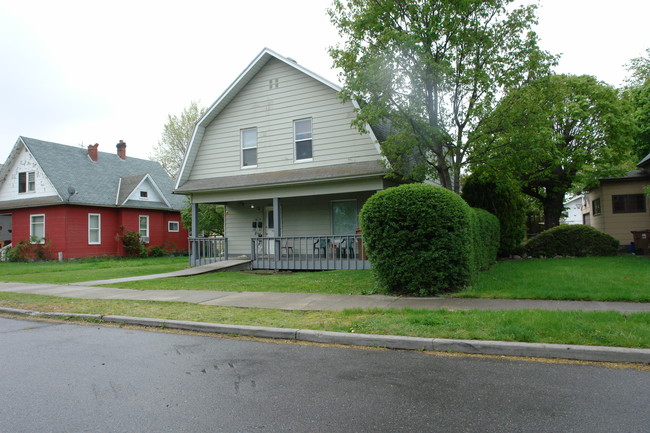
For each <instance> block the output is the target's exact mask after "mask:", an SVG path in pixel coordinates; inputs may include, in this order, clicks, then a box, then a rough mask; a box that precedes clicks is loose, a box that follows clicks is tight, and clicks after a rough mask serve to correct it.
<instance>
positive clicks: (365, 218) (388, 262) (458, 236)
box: [359, 184, 476, 296]
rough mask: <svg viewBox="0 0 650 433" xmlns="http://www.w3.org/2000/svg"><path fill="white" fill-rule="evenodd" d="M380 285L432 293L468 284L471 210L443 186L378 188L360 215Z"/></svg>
mask: <svg viewBox="0 0 650 433" xmlns="http://www.w3.org/2000/svg"><path fill="white" fill-rule="evenodd" d="M359 219H360V223H361V229H362V231H363V239H364V242H365V246H366V250H367V254H368V259H369V260H370V262H371V263H372V269H373V272H374V274H375V277H376V279H377V282H378V284H379V285H380V286H381V287H382V288H384V289H385V290H387V291H388V292H391V293H396V294H408V295H416V296H428V295H435V294H438V293H443V292H449V291H454V290H459V289H461V288H462V287H465V286H466V285H467V284H469V282H470V280H471V277H472V273H473V272H472V271H473V269H474V268H475V267H476V266H475V265H474V264H473V257H472V242H473V238H472V229H471V226H470V224H471V220H472V210H471V208H470V207H469V205H468V204H467V203H466V202H465V201H464V200H463V199H462V198H460V196H459V195H457V194H455V193H453V192H451V191H449V190H447V189H445V188H442V187H437V186H432V185H424V184H409V185H402V186H399V187H395V188H389V189H386V190H383V191H379V192H378V193H376V194H375V195H373V196H372V197H370V198H369V199H368V200H367V201H366V203H365V204H364V206H363V208H362V209H361V212H360V214H359Z"/></svg>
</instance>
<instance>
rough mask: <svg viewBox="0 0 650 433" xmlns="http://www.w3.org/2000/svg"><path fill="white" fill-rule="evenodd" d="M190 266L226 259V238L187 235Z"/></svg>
mask: <svg viewBox="0 0 650 433" xmlns="http://www.w3.org/2000/svg"><path fill="white" fill-rule="evenodd" d="M188 242H189V249H188V253H189V256H190V266H201V265H209V264H210V263H216V262H221V261H223V260H228V238H202V237H189V238H188Z"/></svg>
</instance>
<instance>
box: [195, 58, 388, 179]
mask: <svg viewBox="0 0 650 433" xmlns="http://www.w3.org/2000/svg"><path fill="white" fill-rule="evenodd" d="M276 78H277V79H278V87H277V88H269V80H272V79H276ZM354 117H355V113H354V109H353V106H352V104H351V103H349V102H347V103H345V104H342V103H341V101H340V100H339V99H338V97H337V92H336V91H334V90H333V89H331V88H330V87H328V86H326V85H324V84H323V83H320V82H319V81H317V80H315V79H313V78H311V77H309V76H308V75H305V74H304V73H302V72H300V71H298V70H296V69H294V68H292V67H291V66H288V65H286V64H285V63H283V62H280V61H278V60H276V59H271V60H270V61H269V62H268V63H267V64H266V65H265V66H264V67H263V68H262V69H261V70H260V72H258V73H257V75H256V76H255V77H254V78H253V79H252V80H251V81H250V82H249V83H248V84H247V85H246V86H245V87H244V88H243V89H242V90H241V91H240V92H239V94H238V95H237V96H236V97H235V98H234V99H233V100H232V101H231V102H230V103H229V104H228V105H227V106H226V107H225V108H224V109H223V110H222V111H221V112H220V113H219V115H218V116H217V117H216V118H215V120H213V121H212V123H211V124H210V125H208V126H207V127H206V130H205V133H204V135H203V138H202V141H201V143H200V146H199V149H198V154H197V157H196V160H195V163H194V166H193V168H192V172H191V174H190V179H191V180H195V179H206V178H212V177H220V176H232V175H237V174H244V175H245V174H248V173H265V172H271V171H278V170H287V169H300V168H306V167H319V166H327V165H333V164H344V163H351V162H362V161H376V160H378V159H379V154H378V152H377V148H376V146H375V143H373V141H372V139H371V138H370V136H368V135H361V134H360V133H359V132H358V131H357V130H356V129H354V128H351V127H350V121H351V120H352V119H353V118H354ZM303 118H312V122H313V123H312V128H313V129H312V132H313V142H312V146H313V161H311V162H302V163H296V162H294V137H293V121H294V120H297V119H303ZM252 127H256V128H257V134H258V153H257V168H253V169H244V170H242V169H241V152H240V130H241V129H244V128H252Z"/></svg>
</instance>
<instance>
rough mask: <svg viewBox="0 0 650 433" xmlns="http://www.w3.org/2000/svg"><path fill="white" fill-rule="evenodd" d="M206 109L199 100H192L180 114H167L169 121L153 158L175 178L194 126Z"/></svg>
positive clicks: (154, 149) (154, 148)
mask: <svg viewBox="0 0 650 433" xmlns="http://www.w3.org/2000/svg"><path fill="white" fill-rule="evenodd" d="M205 110H206V109H205V108H201V107H199V104H198V102H196V101H192V102H190V105H189V106H187V107H186V108H184V109H183V111H182V112H181V114H180V115H175V114H169V115H167V123H165V126H164V127H163V132H162V137H161V138H160V140H159V141H158V144H157V145H154V147H153V154H152V155H151V159H152V160H154V161H157V162H159V163H160V164H161V165H162V166H163V168H164V169H165V171H167V173H168V174H169V175H170V176H171V177H173V178H176V176H177V175H178V172H179V170H180V168H181V165H182V164H183V158H184V157H185V151H186V150H187V147H188V146H189V145H190V140H191V139H192V133H193V132H194V126H195V125H196V122H197V121H198V120H199V119H200V118H201V116H203V113H205Z"/></svg>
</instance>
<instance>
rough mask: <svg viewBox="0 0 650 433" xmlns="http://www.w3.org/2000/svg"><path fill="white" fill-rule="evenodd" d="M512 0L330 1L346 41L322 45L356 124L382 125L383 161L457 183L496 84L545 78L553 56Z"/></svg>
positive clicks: (527, 13) (411, 174) (409, 173)
mask: <svg viewBox="0 0 650 433" xmlns="http://www.w3.org/2000/svg"><path fill="white" fill-rule="evenodd" d="M511 3H513V0H487V1H486V0H464V1H458V0H435V1H431V0H375V1H371V2H369V1H366V0H346V1H341V0H335V2H334V5H333V8H332V9H331V10H330V11H329V13H330V18H331V20H332V22H333V24H334V25H335V26H336V27H337V28H338V30H339V33H340V34H341V36H343V37H344V39H345V42H344V43H343V44H342V45H339V46H337V47H332V48H331V49H330V54H331V56H332V58H333V59H334V65H335V66H336V67H338V68H341V70H342V72H341V76H342V78H343V80H344V83H345V84H344V88H343V91H342V96H343V98H344V99H348V100H356V101H358V102H359V104H360V109H359V111H358V113H357V118H356V120H355V122H354V124H355V125H356V126H357V127H358V128H359V129H360V130H362V131H363V130H365V128H366V124H370V125H373V126H377V125H381V126H383V129H384V130H387V131H388V137H387V139H386V140H385V142H383V143H382V151H383V153H384V155H385V156H386V157H387V159H388V160H389V161H390V168H391V169H392V170H393V171H394V172H395V173H396V174H398V175H401V176H406V177H407V178H411V179H413V180H422V179H424V178H437V179H438V180H439V181H440V183H441V185H442V186H444V187H445V188H448V189H452V190H454V191H456V192H458V191H459V190H460V174H461V168H462V166H463V165H464V164H466V163H467V162H468V160H469V159H468V158H469V157H470V155H469V153H468V152H469V150H470V148H469V138H470V135H471V133H472V131H473V130H474V129H476V127H477V126H478V125H479V123H480V122H481V119H482V118H483V117H484V116H485V115H486V114H488V113H489V112H491V110H492V109H493V107H494V105H495V103H496V102H497V101H498V100H499V98H500V95H502V94H503V91H504V89H507V88H509V87H511V86H516V85H519V84H520V83H522V82H523V81H525V80H528V79H533V78H535V77H538V76H541V75H544V74H546V73H547V72H548V69H549V66H550V65H551V64H552V63H553V62H554V58H553V57H552V56H550V55H549V54H548V53H546V52H543V51H541V50H540V49H539V48H538V45H537V36H536V35H535V33H534V32H532V31H531V30H530V29H531V26H532V25H533V24H534V23H535V22H536V16H535V9H536V6H535V5H528V6H523V7H520V8H513V7H512V5H511Z"/></svg>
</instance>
